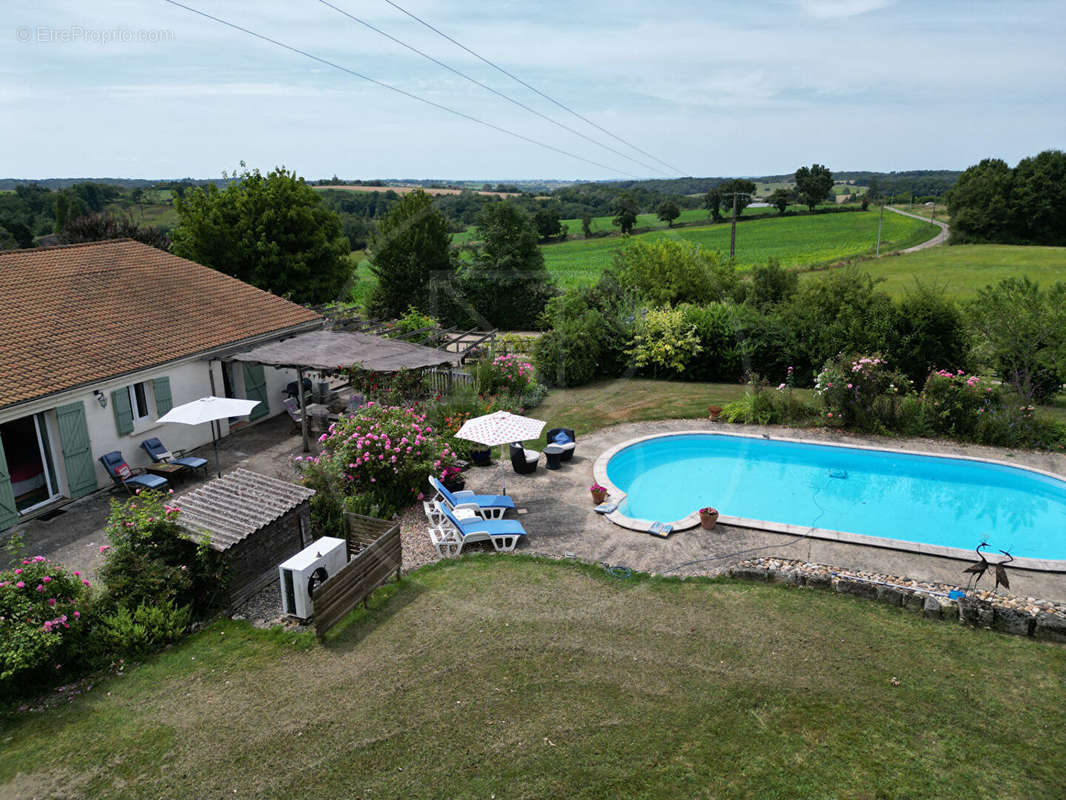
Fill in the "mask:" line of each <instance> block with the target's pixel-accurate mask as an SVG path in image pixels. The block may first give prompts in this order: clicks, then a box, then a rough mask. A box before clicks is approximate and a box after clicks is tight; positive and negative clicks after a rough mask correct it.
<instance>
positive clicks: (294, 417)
mask: <svg viewBox="0 0 1066 800" xmlns="http://www.w3.org/2000/svg"><path fill="white" fill-rule="evenodd" d="M281 404H282V405H283V406H285V413H286V414H288V415H289V420H291V421H292V432H293V433H299V432H300V423H301V422H302V421H303V414H301V413H300V401H299V400H297V399H296V398H295V397H286V398H285V399H284V400H282V402H281Z"/></svg>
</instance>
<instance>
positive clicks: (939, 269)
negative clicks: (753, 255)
mask: <svg viewBox="0 0 1066 800" xmlns="http://www.w3.org/2000/svg"><path fill="white" fill-rule="evenodd" d="M892 216H897V215H895V214H893V215H892ZM885 222H886V223H887V222H888V215H887V214H886V215H885ZM862 268H863V269H864V270H865V271H866V272H869V273H870V274H871V275H873V276H874V277H876V278H883V279H884V282H883V283H882V284H881V288H882V289H883V290H884V291H886V292H888V293H889V294H891V295H893V296H897V297H898V296H900V295H902V294H903V293H904V292H906V290H907V289H908V288H913V287H914V281H915V279H916V278H917V279H918V280H921V281H922V282H924V283H928V284H932V285H937V286H943V287H944V290H945V292H946V293H947V294H948V295H949V296H951V297H956V298H969V297H973V296H974V295H975V294H976V293H977V290H978V289H981V288H983V287H985V286H987V285H988V284H990V283H996V282H997V281H1000V280H1002V279H1003V278H1018V277H1021V276H1023V275H1027V276H1028V277H1029V278H1031V279H1032V280H1034V281H1036V282H1038V283H1045V284H1047V283H1053V282H1055V281H1066V247H1030V246H1017V245H1004V244H968V245H952V246H947V247H931V248H930V249H928V250H921V251H919V252H917V253H908V254H906V255H900V256H888V257H884V258H880V259H877V260H870V261H866V262H864V263H863V264H862ZM822 275H825V273H824V272H813V273H808V274H805V275H801V276H800V279H801V280H818V278H819V276H822Z"/></svg>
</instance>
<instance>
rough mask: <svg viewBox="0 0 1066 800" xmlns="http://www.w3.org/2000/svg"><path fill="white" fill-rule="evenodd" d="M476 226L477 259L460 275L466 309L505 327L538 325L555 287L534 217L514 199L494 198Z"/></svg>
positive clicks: (476, 318)
mask: <svg viewBox="0 0 1066 800" xmlns="http://www.w3.org/2000/svg"><path fill="white" fill-rule="evenodd" d="M477 229H478V233H477V238H478V239H479V240H480V244H479V245H478V246H477V249H476V250H475V253H474V260H473V263H471V264H469V265H466V266H464V267H463V268H462V270H461V272H460V277H459V281H460V286H461V288H462V291H463V297H464V299H465V300H466V301H467V307H466V313H467V315H468V316H469V317H470V318H471V319H472V320H473V321H475V322H477V323H479V324H482V325H484V324H488V325H491V326H493V327H497V328H503V329H507V330H523V329H529V328H532V327H534V326H535V325H536V323H537V318H538V317H539V316H540V313H541V312H542V311H543V310H544V306H545V304H546V303H547V302H548V300H549V299H550V298H551V297H552V296H554V295H555V294H556V289H555V284H554V280H553V278H552V276H551V273H550V272H548V270H547V269H546V268H545V266H544V255H543V254H542V253H541V251H540V248H539V247H538V246H537V239H538V235H537V229H536V227H535V226H534V224H533V220H532V219H530V217H529V215H528V214H527V213H526V212H525V211H523V210H522V209H521V208H519V207H518V205H517V204H515V203H513V202H510V201H506V202H502V203H492V204H490V205H487V206H485V207H484V208H483V209H482V210H481V213H480V214H479V215H478V219H477Z"/></svg>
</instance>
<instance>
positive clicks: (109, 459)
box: [100, 450, 170, 494]
mask: <svg viewBox="0 0 1066 800" xmlns="http://www.w3.org/2000/svg"><path fill="white" fill-rule="evenodd" d="M100 463H101V464H103V465H104V469H106V470H107V474H108V475H110V476H111V480H113V481H114V482H115V485H116V486H124V487H125V488H126V491H128V492H130V494H133V493H134V492H137V491H140V490H141V489H159V490H162V489H166V488H168V487H169V486H170V481H168V480H167V479H166V478H162V477H160V476H159V475H149V474H148V473H146V472H145V471H144V470H143V469H141V468H137V469H136V470H135V469H133V468H132V467H130V465H129V464H127V463H126V459H124V458H123V457H122V453H120V452H119V451H118V450H112V451H111V452H110V453H104V454H103V455H102V456H100Z"/></svg>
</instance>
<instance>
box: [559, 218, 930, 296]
mask: <svg viewBox="0 0 1066 800" xmlns="http://www.w3.org/2000/svg"><path fill="white" fill-rule="evenodd" d="M877 217H878V215H877V213H876V212H873V211H866V212H848V213H841V214H817V215H814V216H800V217H782V218H775V217H774V216H770V217H767V218H766V219H757V220H752V221H750V222H744V223H742V224H740V225H738V226H737V255H736V263H737V265H738V266H740V267H746V266H751V265H753V264H758V263H765V262H766V260H767V259H768V258H777V259H779V260H780V261H781V263H782V264H783V265H784V266H789V267H807V266H814V265H819V264H827V263H831V262H834V261H839V260H841V259H846V258H849V257H852V256H858V255H863V254H865V253H872V252H873V251H874V247H875V245H876V242H877ZM729 229H730V225H729V224H728V223H719V224H717V225H701V226H697V227H686V228H680V229H678V230H676V231H657V232H654V233H649V234H645V235H647V236H654V237H662V236H672V237H676V238H679V239H685V240H687V241H692V242H696V243H697V244H700V245H702V246H703V247H704V248H706V249H708V250H718V251H719V252H723V253H725V254H726V255H728V254H729ZM936 233H937V228H936V226H934V225H931V224H930V223H927V222H921V221H919V220H915V219H911V218H909V217H903V216H900V215H898V214H892V215H886V216H885V225H884V231H883V234H882V244H881V247H882V250H885V249H889V250H895V249H900V248H904V247H909V246H911V245H914V244H918V243H920V242H923V241H926V240H927V239H930V238H932V237H933V236H935V235H936ZM622 242H623V240H622V239H621V238H620V237H610V238H604V239H587V240H585V239H581V240H576V241H568V242H563V243H561V244H553V245H546V246H545V247H544V248H543V250H544V261H545V263H546V264H547V267H548V270H549V271H550V272H551V273H552V274H553V275H555V278H556V280H557V281H558V282H559V285H560V286H562V287H563V288H569V287H573V286H582V285H589V284H592V283H594V282H595V281H596V279H597V278H598V276H599V275H600V273H602V272H603V271H604V270H605V269H606V268H607V267H609V266H610V265H611V260H612V257H613V255H614V253H615V251H616V250H618V249H619V248H620V247H621V246H622Z"/></svg>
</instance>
